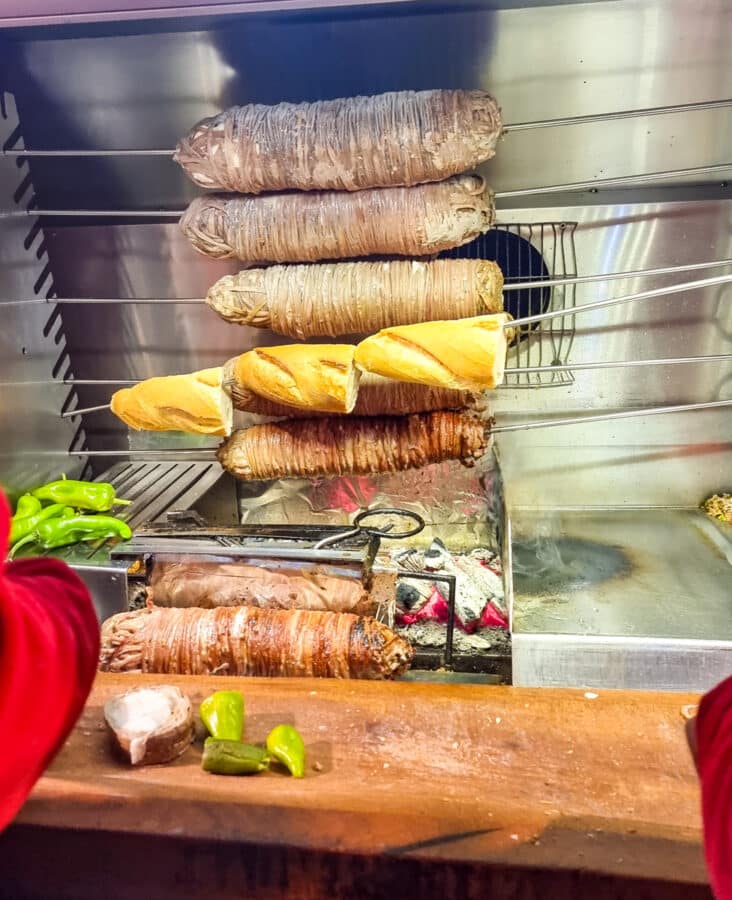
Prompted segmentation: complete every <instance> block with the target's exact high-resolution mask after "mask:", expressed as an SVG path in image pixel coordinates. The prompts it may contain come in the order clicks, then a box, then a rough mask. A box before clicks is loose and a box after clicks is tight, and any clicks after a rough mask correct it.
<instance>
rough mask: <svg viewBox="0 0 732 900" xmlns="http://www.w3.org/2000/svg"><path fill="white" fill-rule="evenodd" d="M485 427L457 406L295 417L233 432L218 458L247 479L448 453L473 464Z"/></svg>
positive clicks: (398, 465) (334, 471)
mask: <svg viewBox="0 0 732 900" xmlns="http://www.w3.org/2000/svg"><path fill="white" fill-rule="evenodd" d="M489 432H490V424H489V423H487V422H485V421H483V420H481V419H479V418H477V417H475V416H472V415H468V414H466V413H459V412H434V413H422V414H419V413H418V414H415V415H413V416H400V417H397V416H394V417H389V416H384V417H373V418H366V417H355V418H354V417H346V416H342V417H338V418H335V417H328V418H323V419H299V420H293V421H291V422H289V421H285V422H277V423H273V424H268V425H255V426H254V427H252V428H247V429H244V430H242V431H236V432H234V434H233V435H232V436H231V437H230V438H228V440H226V441H224V443H223V444H222V445H221V447H220V448H219V451H218V459H219V462H220V463H221V465H222V466H223V467H224V469H226V471H227V472H231V474H232V475H235V476H236V477H237V478H242V479H246V480H262V481H269V480H275V479H278V478H312V477H314V476H317V475H368V474H372V473H378V472H400V471H403V470H404V469H418V468H420V467H422V466H426V465H429V464H430V463H437V462H444V461H445V460H448V459H459V460H461V461H463V462H465V463H471V462H473V461H474V460H476V459H478V458H479V457H481V456H482V455H483V454H484V453H485V452H486V450H487V449H488V445H489Z"/></svg>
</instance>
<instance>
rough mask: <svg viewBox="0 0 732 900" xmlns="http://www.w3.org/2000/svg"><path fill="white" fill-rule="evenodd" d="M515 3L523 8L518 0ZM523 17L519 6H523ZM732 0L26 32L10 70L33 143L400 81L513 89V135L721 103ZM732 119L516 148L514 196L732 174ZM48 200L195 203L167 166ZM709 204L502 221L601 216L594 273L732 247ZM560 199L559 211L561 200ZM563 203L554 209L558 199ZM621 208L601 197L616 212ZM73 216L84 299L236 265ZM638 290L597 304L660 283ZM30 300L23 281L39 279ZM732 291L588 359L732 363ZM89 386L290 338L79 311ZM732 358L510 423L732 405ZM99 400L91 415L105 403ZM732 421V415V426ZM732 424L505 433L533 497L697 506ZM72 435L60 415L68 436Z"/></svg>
mask: <svg viewBox="0 0 732 900" xmlns="http://www.w3.org/2000/svg"><path fill="white" fill-rule="evenodd" d="M496 5H500V4H496ZM506 5H513V4H506ZM731 29H732V8H730V6H729V4H728V3H726V2H724V0H706V2H701V3H694V4H689V3H687V2H684V0H673V2H664V0H637V2H633V0H628V2H623V3H617V2H597V3H587V4H567V5H554V6H545V5H541V6H538V5H535V4H529V5H527V6H526V7H525V8H508V9H494V8H488V7H487V5H486V6H484V7H482V8H480V9H472V10H461V11H455V10H454V9H452V10H449V9H442V10H440V9H436V8H434V7H430V8H427V7H425V8H424V9H423V10H422V12H415V10H414V8H410V12H409V13H407V12H406V11H404V10H402V9H400V8H399V4H396V5H394V6H393V7H392V8H391V9H387V10H386V11H378V12H367V11H356V12H353V11H351V12H347V13H344V12H338V11H326V12H321V13H319V14H317V15H315V14H312V13H301V14H297V15H295V14H293V15H279V16H274V15H270V16H268V15H251V16H246V17H242V18H241V19H237V18H226V19H221V20H220V21H219V22H218V23H216V24H215V25H214V26H213V27H210V28H208V29H207V30H202V31H196V32H188V31H180V30H179V31H175V32H169V33H165V32H161V33H145V32H143V31H140V32H139V33H128V34H121V33H118V34H115V35H112V36H109V35H103V36H92V35H90V34H84V33H82V32H79V33H78V35H77V36H72V37H71V38H70V37H69V35H68V34H65V35H64V36H63V37H60V36H59V37H54V33H53V32H46V33H44V34H43V35H42V36H37V35H35V34H34V33H33V32H30V31H25V32H19V33H16V34H15V35H14V36H13V39H14V41H15V43H14V46H13V53H12V56H13V65H12V66H11V67H9V68H8V69H7V71H6V74H5V79H6V80H7V81H8V83H9V84H10V85H11V86H12V88H13V90H14V91H15V92H16V94H17V98H18V105H19V108H20V115H21V120H22V122H23V128H24V133H25V135H26V143H27V144H28V145H33V146H36V147H81V148H94V147H105V148H109V147H153V148H158V147H172V146H173V145H174V144H175V141H176V140H177V138H178V137H179V136H180V135H181V134H183V133H184V132H185V131H187V129H188V128H189V127H190V126H191V124H192V123H193V122H195V121H196V120H197V119H198V118H200V117H201V116H203V115H207V114H209V113H212V112H215V111H217V110H219V109H221V108H222V107H225V106H226V105H228V104H231V103H234V102H247V101H252V100H258V101H263V102H275V101H278V100H282V99H289V100H298V99H308V98H316V97H329V96H338V95H344V94H353V93H358V92H374V91H381V90H387V89H396V88H422V87H433V86H448V87H449V86H461V87H476V86H485V87H488V88H490V89H491V90H492V91H493V92H494V93H495V94H496V95H497V96H498V97H499V99H500V101H501V104H502V106H503V109H504V117H505V120H506V121H507V122H524V121H530V120H537V119H547V118H552V117H556V116H567V115H581V114H585V113H594V112H598V111H609V110H615V109H623V108H632V107H652V106H660V105H664V104H678V103H688V102H692V101H701V100H709V99H716V98H721V97H725V96H728V95H730V93H732V64H731V63H730V55H729V52H728V47H729V44H730V37H732V34H731ZM730 122H731V117H730V116H729V115H728V114H727V113H726V111H721V112H720V111H710V112H696V113H686V114H681V115H679V114H676V115H668V116H661V117H654V118H639V119H629V120H626V121H615V122H611V123H604V124H595V125H584V126H573V127H569V128H564V129H547V130H541V131H535V132H531V131H527V132H521V133H516V134H513V135H511V134H510V133H509V134H508V135H507V136H506V138H505V139H504V141H503V143H502V145H501V146H500V148H499V153H498V156H497V158H496V159H495V160H494V161H492V162H491V163H489V164H488V165H487V167H486V172H487V174H488V175H489V178H490V180H491V182H492V183H493V185H494V187H496V188H497V189H511V188H519V187H526V186H528V185H537V186H541V185H548V184H555V183H559V182H572V181H580V180H584V179H588V178H593V177H601V178H602V177H609V176H614V175H627V174H631V173H642V172H650V171H655V170H667V169H674V168H684V167H689V166H700V165H706V164H711V163H718V162H725V161H728V160H729V159H730V158H731V157H732V153H731V152H730V150H731V148H732V125H731V124H730ZM31 171H32V176H33V181H34V185H35V187H36V190H37V193H38V195H39V203H40V204H41V205H42V206H44V207H53V206H58V207H63V206H72V207H91V208H105V207H106V208H113V207H115V206H118V207H127V206H133V207H136V208H159V207H161V206H162V207H174V208H177V207H180V206H183V205H185V203H186V202H187V201H188V200H189V199H190V197H192V196H193V195H194V193H195V191H194V189H193V188H192V186H191V185H190V184H189V183H188V182H187V181H186V179H185V178H184V177H183V176H182V175H181V173H180V172H178V171H177V169H176V168H175V166H174V165H173V163H172V162H170V161H169V160H167V159H160V158H158V159H142V160H129V159H128V160H120V159H114V158H111V159H105V160H103V161H99V160H98V161H89V160H83V161H79V160H39V159H35V160H33V161H32V168H31ZM710 195H711V196H712V197H716V198H717V200H716V201H708V202H698V203H688V202H681V198H683V197H687V196H688V193H684V192H683V191H680V190H677V189H676V188H675V187H674V186H671V185H669V186H668V187H667V188H664V189H662V190H660V191H654V192H653V197H654V198H655V199H654V202H650V200H649V201H648V202H643V198H644V197H645V196H646V194H645V192H644V193H641V192H640V191H639V192H637V193H635V195H634V202H632V203H630V202H629V201H628V197H629V196H630V195H629V193H628V192H624V193H623V194H619V195H618V198H617V199H615V198H614V196H613V195H611V194H606V195H593V194H590V193H585V194H578V195H574V196H572V197H571V198H561V197H560V198H557V197H556V196H554V197H548V198H544V199H542V198H539V197H537V198H534V199H533V200H530V201H527V203H528V209H523V210H520V211H513V210H508V209H502V210H500V211H499V218H500V219H501V220H502V221H526V220H531V219H534V220H536V221H539V220H543V221H552V220H558V219H569V220H577V221H579V222H580V228H579V229H578V232H577V249H578V268H579V271H580V272H581V273H591V272H599V271H613V270H622V269H635V268H642V267H643V266H645V265H664V264H673V263H680V262H692V261H698V260H700V259H705V258H707V259H712V258H714V257H720V256H725V255H730V239H729V231H730V228H729V222H730V219H729V206H728V204H725V203H723V202H722V200H723V198H726V197H728V196H729V189H728V188H727V187H724V186H721V185H711V186H710V187H709V189H708V190H707V196H710ZM542 204H544V207H543V208H542ZM549 204H551V205H549ZM598 204H599V205H598ZM78 226H79V223H78V220H76V221H75V225H74V226H73V227H70V226H68V225H66V224H63V223H58V222H50V223H48V227H47V238H48V244H49V248H50V251H49V252H50V254H51V260H52V265H53V270H54V275H55V278H56V285H57V288H58V291H59V293H60V294H62V295H64V296H79V295H82V296H83V295H86V296H109V297H113V296H153V295H159V296H176V295H178V296H196V295H202V294H203V293H204V292H205V289H206V288H207V287H208V286H209V284H210V283H211V282H212V281H213V280H214V279H215V278H216V277H218V275H220V274H223V273H224V272H226V271H231V270H232V269H233V268H234V267H233V266H230V265H228V264H218V263H213V262H210V261H207V260H205V259H204V258H203V257H200V256H198V255H197V254H195V253H194V252H193V251H192V250H191V249H190V247H188V246H187V245H186V244H185V242H184V241H183V239H182V238H181V236H180V235H179V233H178V230H177V228H176V226H175V225H158V224H123V225H121V224H116V223H115V224H112V223H101V224H100V223H97V224H95V225H91V226H90V225H84V226H83V227H78ZM660 283H663V282H661V281H659V280H658V279H656V280H654V281H650V280H649V281H641V280H636V281H633V282H624V283H622V282H614V283H612V284H611V285H600V286H593V287H586V288H583V289H582V290H580V291H578V295H577V302H578V303H581V302H585V301H587V300H590V299H595V298H599V297H601V296H609V295H611V294H619V293H622V292H630V291H632V290H636V289H642V288H644V287H651V286H656V285H658V284H660ZM18 290H20V288H18ZM730 309H731V307H730V300H729V292H726V293H725V292H723V291H720V290H717V291H709V292H704V293H701V292H699V293H697V294H694V295H677V297H676V298H674V299H672V300H669V301H664V300H656V301H649V302H648V303H646V304H645V305H642V306H641V305H637V306H623V307H619V308H617V309H616V310H614V311H606V312H605V313H604V314H596V315H594V316H593V317H591V318H583V319H580V318H579V317H578V319H577V327H578V334H577V338H576V340H575V345H574V350H573V357H572V358H573V359H575V360H581V359H597V358H603V359H632V358H634V357H639V356H645V357H651V356H671V355H674V354H676V353H683V354H684V355H686V354H687V353H692V352H693V353H697V352H698V353H722V352H725V351H729V346H730V335H731V334H732V321H730V318H729V317H730ZM63 316H64V327H65V330H66V334H67V338H68V341H69V347H70V350H71V355H72V359H73V364H74V370H75V374H76V375H77V376H78V377H80V378H92V377H97V378H115V377H117V378H135V377H145V376H148V375H152V374H165V373H170V372H176V371H187V370H192V369H194V368H199V367H201V366H204V365H210V364H214V363H218V362H221V361H223V360H224V359H226V358H227V357H228V356H230V355H232V354H233V353H236V352H241V351H243V350H245V349H247V348H248V347H249V346H251V345H252V344H253V342H255V341H259V342H262V341H265V342H270V343H271V342H272V341H273V340H276V338H274V337H272V336H271V335H262V334H261V333H259V332H252V331H249V330H246V329H238V328H234V327H227V326H226V325H224V324H223V323H221V322H220V321H219V320H218V319H217V318H216V317H215V316H214V315H213V314H212V313H209V312H208V311H207V310H206V309H204V308H196V309H194V308H192V307H183V306H175V305H171V306H170V308H167V307H144V306H141V307H129V306H121V307H112V308H110V307H64V312H63ZM729 374H730V373H729V367H727V368H725V369H720V368H719V367H717V368H716V369H715V368H714V367H713V366H712V367H710V366H707V367H698V368H697V367H677V368H676V369H674V370H658V371H654V372H651V371H649V370H643V371H642V372H639V371H638V370H627V371H620V372H612V373H609V372H602V371H598V372H585V373H582V374H581V375H579V376H578V378H577V382H576V384H575V385H574V386H572V387H569V388H557V389H546V390H543V391H540V392H529V391H520V392H518V391H517V392H512V391H508V390H507V391H503V392H501V393H499V395H498V401H497V402H498V408H499V412H500V414H501V415H502V416H504V418H505V417H506V416H507V415H513V417H514V418H518V416H519V415H531V416H533V415H538V414H542V415H543V414H544V413H545V412H547V411H549V412H554V411H556V412H566V411H567V410H589V409H590V408H591V407H592V406H596V407H603V408H617V407H626V406H637V405H643V404H644V403H656V402H659V403H660V402H664V403H665V402H669V403H671V402H674V401H679V402H681V401H685V400H688V399H692V398H693V399H699V400H706V399H716V398H717V397H718V396H722V395H723V394H724V391H729ZM105 399H107V392H106V391H104V392H102V391H99V390H98V391H96V393H94V392H87V393H86V394H84V395H82V396H81V404H82V405H88V404H93V403H95V402H103V401H104V400H105ZM725 416H726V417H725ZM728 420H729V414H725V413H719V414H714V413H701V414H696V415H687V416H684V417H678V418H672V419H664V420H661V419H656V420H653V421H651V420H648V423H647V424H639V423H638V421H637V420H636V421H631V422H618V423H616V424H615V425H614V426H612V427H610V426H588V427H584V428H576V427H575V428H571V429H569V430H565V431H561V432H560V431H559V430H557V431H551V432H543V433H542V432H533V433H531V434H516V435H512V436H510V438H509V436H505V437H503V438H502V439H501V441H500V447H501V450H502V456H503V465H504V467H505V469H506V478H507V483H508V486H509V500H510V502H512V503H514V504H516V505H540V506H553V505H563V504H567V503H576V504H578V505H595V504H598V505H603V504H609V505H615V504H627V503H632V502H637V503H641V504H657V503H672V504H674V503H679V504H688V503H696V502H697V500H698V499H700V496H699V495H700V493H702V492H704V491H706V490H707V489H708V488H710V487H711V486H718V485H719V483H720V481H723V480H724V471H725V467H727V468H726V471H728V466H729V462H730V444H729V441H730V429H729V428H728V427H727V422H728ZM84 424H85V426H86V428H87V431H88V432H89V435H90V442H91V444H92V446H94V447H98V448H102V447H111V446H119V444H120V441H122V440H124V433H123V432H122V431H121V430H120V429H119V426H118V425H117V423H115V421H114V420H113V419H112V418H111V417H110V416H108V415H104V414H103V415H101V416H97V417H94V418H92V417H91V416H90V417H88V418H87V419H86V420H85V423H84ZM59 427H60V426H59Z"/></svg>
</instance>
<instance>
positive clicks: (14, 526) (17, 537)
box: [8, 503, 74, 557]
mask: <svg viewBox="0 0 732 900" xmlns="http://www.w3.org/2000/svg"><path fill="white" fill-rule="evenodd" d="M73 515H74V511H73V509H71V507H70V506H64V504H63V503H54V504H53V505H52V506H47V507H46V508H45V509H42V510H41V511H40V512H37V513H36V514H35V515H32V516H24V517H22V518H20V519H19V518H18V517H17V516H13V519H12V521H11V523H10V537H9V541H8V543H9V544H10V546H11V547H12V548H13V550H15V545H16V544H17V543H18V542H19V541H22V540H23V539H24V538H26V537H28V536H29V535H31V534H33V533H34V532H35V531H36V529H37V528H38V527H39V526H40V525H41V524H42V523H43V522H46V521H48V520H53V519H60V518H61V517H63V518H64V519H67V518H69V517H70V516H73ZM29 543H30V542H29ZM10 555H11V557H12V555H13V553H12V552H11V554H10Z"/></svg>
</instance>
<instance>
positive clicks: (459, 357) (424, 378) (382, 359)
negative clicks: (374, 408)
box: [356, 313, 509, 390]
mask: <svg viewBox="0 0 732 900" xmlns="http://www.w3.org/2000/svg"><path fill="white" fill-rule="evenodd" d="M508 321H509V316H508V315H507V314H506V313H499V314H497V315H492V316H477V317H475V318H472V319H458V320H456V321H450V322H424V323H422V324H419V325H398V326H395V327H394V328H385V329H384V330H383V331H380V332H379V333H378V334H374V335H372V336H371V337H368V338H366V340H365V341H362V342H361V343H360V344H359V345H358V347H357V348H356V364H357V365H358V367H359V368H361V369H363V370H364V371H366V372H375V373H376V374H377V375H383V376H384V377H385V378H394V379H396V380H397V381H414V382H418V383H419V384H432V385H436V386H438V387H446V388H452V389H453V390H491V389H493V388H495V387H496V386H497V385H499V384H500V383H501V382H502V381H503V370H504V368H505V363H506V348H507V336H506V329H505V328H504V327H503V326H504V325H505V323H506V322H508Z"/></svg>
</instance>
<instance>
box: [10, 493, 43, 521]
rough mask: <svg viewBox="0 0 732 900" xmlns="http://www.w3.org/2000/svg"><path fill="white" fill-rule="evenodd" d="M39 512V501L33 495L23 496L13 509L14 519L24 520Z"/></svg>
mask: <svg viewBox="0 0 732 900" xmlns="http://www.w3.org/2000/svg"><path fill="white" fill-rule="evenodd" d="M40 511H41V501H40V500H38V499H36V498H35V497H34V496H33V494H23V496H22V497H21V498H20V500H18V505H17V506H16V507H15V515H14V516H13V518H14V519H24V518H25V517H26V516H34V515H35V514H36V513H38V512H40Z"/></svg>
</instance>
